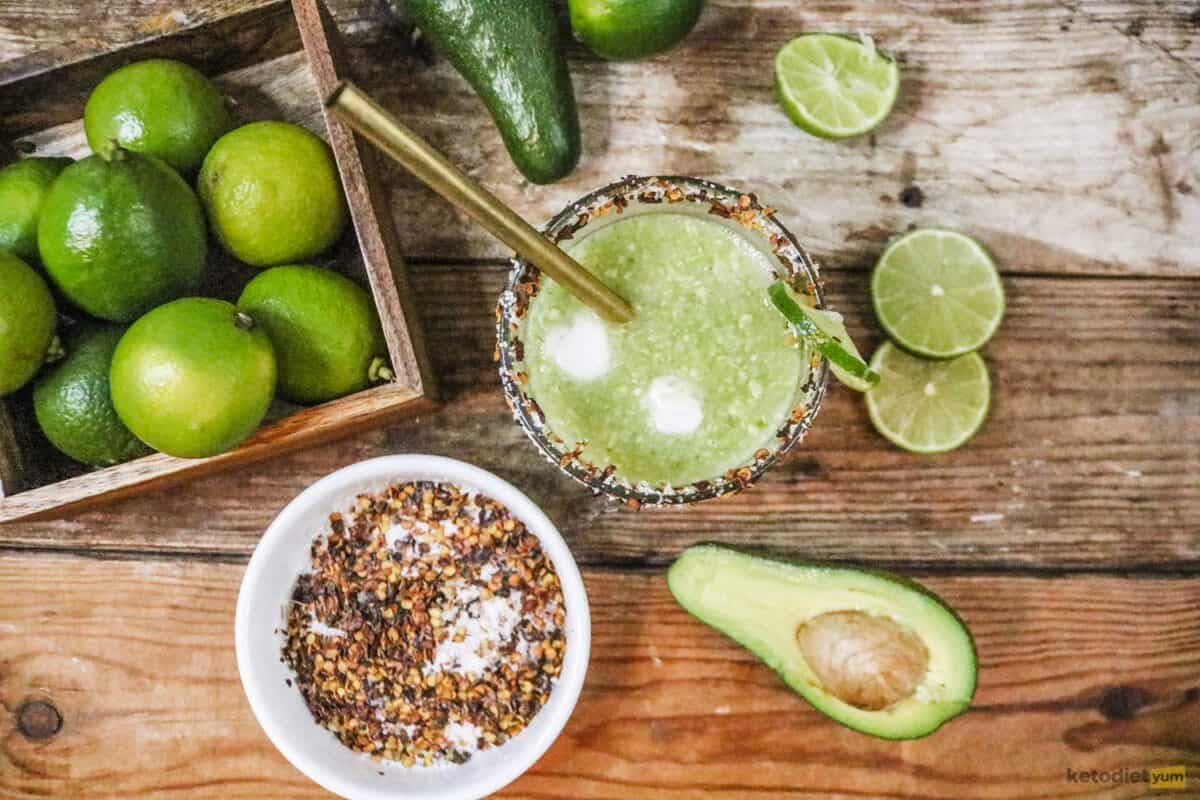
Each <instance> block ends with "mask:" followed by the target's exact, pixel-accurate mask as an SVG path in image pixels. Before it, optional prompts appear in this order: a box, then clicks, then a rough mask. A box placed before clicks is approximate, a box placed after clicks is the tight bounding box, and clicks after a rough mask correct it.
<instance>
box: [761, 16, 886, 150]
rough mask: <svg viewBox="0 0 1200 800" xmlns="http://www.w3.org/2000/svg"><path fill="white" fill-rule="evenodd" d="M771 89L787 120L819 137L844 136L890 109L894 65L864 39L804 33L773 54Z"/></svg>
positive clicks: (862, 129) (863, 128)
mask: <svg viewBox="0 0 1200 800" xmlns="http://www.w3.org/2000/svg"><path fill="white" fill-rule="evenodd" d="M775 89H776V91H777V92H778V94H779V102H780V103H782V104H783V109H784V110H785V111H786V112H787V114H788V116H789V117H791V118H792V122H795V123H796V124H797V125H799V126H800V127H801V128H803V129H804V130H806V131H808V132H809V133H811V134H812V135H813V136H819V137H821V138H822V139H847V138H849V137H851V136H860V135H862V134H864V133H867V132H868V131H871V130H873V129H874V128H876V127H878V126H879V124H880V123H881V122H883V121H884V120H885V119H886V118H887V115H888V114H890V113H891V111H892V106H894V105H895V104H896V97H897V96H898V95H899V94H900V69H899V68H898V67H897V66H896V62H895V61H893V60H892V59H891V58H889V57H888V56H886V55H884V54H883V53H881V52H879V50H878V49H876V47H875V43H874V42H873V41H871V40H870V39H869V38H866V37H863V38H861V39H852V38H850V37H848V36H839V35H836V34H831V33H809V34H805V35H804V36H799V37H797V38H795V39H792V40H791V41H790V42H788V43H787V44H785V45H784V46H783V48H782V49H781V50H780V51H779V52H778V53H777V54H776V56H775Z"/></svg>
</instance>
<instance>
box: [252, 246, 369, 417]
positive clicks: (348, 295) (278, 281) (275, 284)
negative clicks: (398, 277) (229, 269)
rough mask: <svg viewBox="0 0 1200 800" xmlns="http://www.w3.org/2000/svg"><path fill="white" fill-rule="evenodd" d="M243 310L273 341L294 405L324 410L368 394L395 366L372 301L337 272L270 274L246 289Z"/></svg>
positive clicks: (283, 390) (282, 387)
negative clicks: (319, 405) (381, 373)
mask: <svg viewBox="0 0 1200 800" xmlns="http://www.w3.org/2000/svg"><path fill="white" fill-rule="evenodd" d="M238 308H240V309H241V310H243V311H245V312H246V313H248V314H249V315H250V316H251V317H253V318H254V319H255V321H257V322H258V323H259V324H260V325H262V327H263V328H264V329H265V330H266V332H267V335H268V336H270V337H271V343H272V344H273V345H274V346H275V357H276V359H277V361H278V364H279V394H280V395H282V396H283V397H284V398H286V399H288V400H291V401H292V402H293V403H303V404H313V403H323V402H325V401H326V400H332V399H333V398H335V397H342V396H343V395H347V394H350V393H351V392H357V391H359V390H361V389H365V388H366V387H367V386H369V385H370V383H371V381H372V380H374V379H375V378H376V377H377V376H378V374H379V370H380V368H381V367H382V366H383V365H384V364H386V363H387V343H386V342H385V341H384V338H383V328H382V327H381V326H380V324H379V315H378V314H377V313H376V311H375V304H374V302H372V300H371V296H370V295H369V294H367V292H366V291H364V290H363V289H362V287H360V286H359V285H358V284H357V283H355V282H354V281H352V280H350V279H349V278H347V277H345V276H344V275H340V274H339V273H337V272H333V271H332V270H328V269H322V268H321V267H310V266H302V265H295V266H285V267H274V268H273V269H269V270H266V271H265V272H263V273H262V274H260V275H258V276H257V277H256V278H255V279H254V280H252V281H250V283H249V284H247V285H246V288H245V290H243V291H242V296H241V298H239V299H238Z"/></svg>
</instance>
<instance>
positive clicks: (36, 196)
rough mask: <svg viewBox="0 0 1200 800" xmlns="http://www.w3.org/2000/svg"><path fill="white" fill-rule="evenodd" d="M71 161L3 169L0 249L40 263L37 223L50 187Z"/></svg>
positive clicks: (36, 162)
mask: <svg viewBox="0 0 1200 800" xmlns="http://www.w3.org/2000/svg"><path fill="white" fill-rule="evenodd" d="M70 163H71V159H69V158H27V159H25V160H23V161H18V162H16V163H15V164H9V165H8V166H7V167H5V168H4V169H0V250H7V251H8V252H10V253H12V254H13V255H15V256H17V257H18V258H22V259H24V260H25V261H28V262H31V263H32V262H36V261H37V259H38V249H37V223H38V216H39V215H40V214H41V211H42V203H43V201H45V199H46V193H47V192H49V191H50V184H52V183H54V179H55V178H57V177H58V173H60V172H62V171H63V169H64V168H65V167H66V166H67V165H68V164H70Z"/></svg>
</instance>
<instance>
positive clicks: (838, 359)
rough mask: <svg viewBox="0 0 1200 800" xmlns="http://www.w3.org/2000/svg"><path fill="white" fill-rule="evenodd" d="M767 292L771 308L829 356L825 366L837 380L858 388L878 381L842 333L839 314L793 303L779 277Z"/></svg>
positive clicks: (873, 372)
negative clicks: (773, 307)
mask: <svg viewBox="0 0 1200 800" xmlns="http://www.w3.org/2000/svg"><path fill="white" fill-rule="evenodd" d="M768 292H769V293H770V295H771V302H772V303H774V304H775V308H777V309H779V313H780V314H783V316H784V318H786V319H787V321H788V322H790V323H792V325H793V327H794V328H795V329H796V333H797V334H799V335H800V336H803V337H804V339H805V340H806V341H807V342H808V343H809V344H811V345H812V346H813V347H814V348H816V350H817V352H818V353H820V354H821V355H823V356H825V358H827V359H829V366H830V367H832V368H833V374H834V375H835V376H836V377H837V379H838V380H840V381H841V382H842V383H844V384H846V386H848V387H850V388H851V389H854V390H855V391H858V392H865V391H866V390H867V389H869V388H871V387H872V386H874V385H875V384H877V383H879V373H877V372H875V371H874V370H872V369H871V368H870V367H868V366H867V362H865V361H863V360H862V358H861V357H860V356H859V355H858V349H857V348H856V347H855V346H854V342H852V341H850V337H849V336H847V335H846V326H845V325H843V324H842V316H841V314H837V313H836V312H822V311H819V310H818V309H813V308H806V307H805V306H803V305H801V304H800V303H797V302H796V301H795V300H794V299H793V298H792V293H791V292H790V291H789V290H788V288H787V284H785V283H783V282H782V281H777V282H775V283H773V284H771V288H770V289H768Z"/></svg>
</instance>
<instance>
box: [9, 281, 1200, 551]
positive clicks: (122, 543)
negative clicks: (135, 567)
mask: <svg viewBox="0 0 1200 800" xmlns="http://www.w3.org/2000/svg"><path fill="white" fill-rule="evenodd" d="M413 277H414V280H415V287H416V291H417V294H418V296H419V297H421V298H422V301H423V307H424V310H425V317H426V325H427V332H428V334H429V336H430V340H431V341H433V342H438V343H439V344H438V346H437V347H435V348H433V351H434V352H433V355H434V361H435V372H436V374H438V375H439V377H440V379H441V381H442V385H443V387H444V389H445V390H446V394H447V397H446V401H447V402H446V405H445V407H444V408H443V409H442V410H441V411H439V412H436V413H433V414H429V415H423V416H421V417H418V418H416V419H413V420H411V421H407V422H403V423H400V424H398V425H395V426H393V427H391V428H388V429H386V430H381V431H374V432H370V433H365V434H363V435H360V436H358V437H356V438H354V439H347V440H344V441H342V442H340V443H337V444H334V445H330V446H326V447H322V448H318V449H312V450H307V451H304V452H302V453H298V454H295V455H291V456H286V457H282V458H280V459H278V460H275V461H272V462H270V463H268V464H264V465H262V466H260V467H256V468H250V469H247V470H245V471H243V472H240V473H237V474H232V475H228V476H224V477H219V476H218V477H212V478H206V479H204V480H201V481H197V482H195V483H191V484H189V485H188V486H187V487H186V488H185V489H181V490H178V491H174V492H172V493H169V494H166V493H164V494H156V495H152V496H148V497H144V498H137V499H131V500H128V501H121V502H119V503H117V504H114V505H112V506H108V507H105V508H103V509H100V510H97V511H92V512H88V513H85V514H82V515H79V516H76V517H73V518H69V519H64V520H58V521H51V522H36V523H31V522H18V523H13V524H8V525H3V526H0V544H8V545H17V546H22V547H66V548H78V547H87V548H98V549H116V550H147V551H155V550H166V551H187V550H201V551H209V552H221V553H232V554H244V553H247V552H249V550H250V549H251V548H252V547H253V545H254V543H255V542H256V541H257V540H258V536H259V535H260V533H261V532H262V530H263V528H264V527H265V526H266V524H267V523H268V522H269V521H270V519H271V518H272V517H273V516H274V514H275V513H277V511H278V510H279V509H280V508H282V506H283V505H284V504H285V503H286V502H287V501H288V500H289V499H291V498H292V497H293V496H294V495H295V494H297V493H298V492H299V491H300V490H301V489H302V488H304V487H305V486H306V485H308V484H310V483H312V482H313V481H315V480H316V479H318V478H319V477H321V476H322V475H324V474H326V473H328V472H330V471H332V470H333V469H336V468H337V467H340V466H343V465H345V464H348V463H351V462H353V461H357V460H359V459H362V458H368V457H371V456H375V455H381V454H385V453H392V452H405V451H412V452H430V453H439V454H443V455H451V456H456V457H459V458H463V459H466V460H468V461H472V462H475V463H478V464H480V465H481V466H483V467H485V468H488V469H492V470H494V471H496V472H498V473H500V474H501V475H503V476H504V477H506V478H508V479H509V480H512V481H513V482H514V483H516V484H517V485H518V486H520V487H522V488H523V489H524V490H525V491H527V492H529V493H530V494H531V495H532V496H533V497H534V499H535V500H537V501H538V502H539V503H541V504H542V505H543V506H544V507H545V508H546V509H547V511H548V513H550V515H551V516H552V518H554V520H555V521H556V522H557V523H558V524H559V525H560V526H561V527H562V528H563V529H564V531H565V533H566V535H567V536H568V538H569V539H570V542H571V545H572V547H573V548H574V551H575V553H576V555H577V557H578V558H580V559H581V560H582V561H584V562H587V563H612V562H614V561H619V562H642V561H647V560H651V561H654V562H656V563H661V562H663V561H664V560H667V559H670V558H672V557H673V556H674V554H675V553H676V552H677V551H678V550H679V549H680V548H682V547H684V546H686V545H688V544H690V543H692V542H694V541H698V540H706V539H715V540H721V541H726V542H731V543H743V544H753V545H757V546H765V547H768V548H771V549H775V550H781V551H783V550H800V551H802V552H804V553H806V554H808V555H810V556H812V557H820V558H834V559H849V560H866V561H870V562H873V563H878V564H888V563H912V564H916V563H920V564H927V565H931V566H932V565H939V566H951V565H964V564H970V565H992V566H1019V567H1030V568H1035V567H1050V568H1055V567H1100V568H1117V569H1132V568H1134V567H1137V566H1147V565H1157V566H1158V567H1161V568H1166V569H1191V570H1194V569H1196V568H1197V567H1198V566H1200V485H1198V484H1197V482H1196V475H1197V474H1200V328H1198V327H1197V325H1196V320H1197V319H1198V318H1200V282H1197V281H1188V280H1175V281H1169V280H1158V279H1154V280H1136V281H1132V280H1110V279H1048V278H1011V279H1009V280H1008V281H1007V289H1008V295H1009V310H1008V317H1007V319H1006V321H1005V323H1004V325H1003V327H1002V328H1001V330H1000V333H999V334H998V335H997V337H996V339H995V340H994V341H993V342H992V343H991V344H989V345H988V347H987V350H986V356H987V358H988V362H989V364H990V366H991V369H992V374H993V378H994V383H995V386H994V392H993V394H994V399H995V406H994V409H993V412H992V416H991V418H990V420H989V421H988V423H987V425H986V426H985V428H984V429H983V431H982V432H981V433H980V435H979V436H978V437H977V438H976V439H975V440H973V441H972V442H971V443H970V444H968V445H967V446H966V447H964V448H963V449H961V450H959V451H957V452H955V453H952V454H949V455H945V456H939V457H932V458H930V457H920V456H914V455H909V454H906V453H903V452H901V451H899V450H896V449H895V448H893V447H892V446H891V445H889V444H888V443H887V442H885V441H884V440H883V439H882V438H880V437H879V436H878V435H876V434H875V433H874V431H873V430H872V429H871V427H870V423H869V421H868V420H867V418H866V413H865V410H864V409H863V406H862V402H861V400H859V399H858V397H857V396H855V395H853V394H852V393H850V392H849V391H847V390H845V389H843V388H841V387H836V386H835V387H833V388H832V390H831V391H830V393H829V396H828V398H827V400H826V405H825V406H824V407H823V408H822V410H821V413H820V415H819V416H818V418H817V422H816V426H815V428H814V429H813V432H812V433H811V434H810V436H809V438H808V439H807V440H806V441H805V442H804V443H803V445H802V446H801V447H800V448H799V449H798V450H797V451H796V452H795V454H794V455H793V457H792V458H791V460H790V462H789V463H788V464H786V465H784V466H782V467H781V468H779V469H777V470H776V471H774V472H773V473H770V474H768V476H767V477H766V478H765V479H764V481H763V482H762V483H761V484H760V485H759V486H758V487H757V488H755V489H753V490H751V491H750V492H748V493H746V494H744V495H741V496H739V497H731V498H725V499H723V500H719V501H716V502H712V503H707V504H702V505H699V506H693V507H685V508H678V509H673V510H670V511H664V512H654V511H645V512H642V513H633V512H630V511H628V510H627V509H625V508H623V507H620V506H617V505H614V504H611V503H609V502H607V501H605V500H603V499H598V498H592V497H590V496H589V495H588V494H587V493H586V492H585V490H583V489H582V488H580V487H578V486H576V485H575V484H573V483H572V482H570V481H569V480H567V479H566V478H562V477H561V476H560V475H559V474H558V472H557V470H555V469H554V468H553V467H552V466H550V465H549V464H547V463H545V462H544V461H542V459H541V457H540V456H539V455H538V454H537V453H536V451H535V450H534V448H533V446H532V445H531V444H530V443H529V442H527V441H526V439H525V437H524V435H523V434H522V433H521V432H520V431H519V430H518V428H517V427H516V425H515V424H514V423H513V422H512V421H511V418H510V416H509V413H508V410H507V408H506V407H505V406H504V403H503V400H502V399H501V396H500V392H499V386H498V383H499V382H498V379H497V378H496V375H495V371H494V365H493V363H492V350H493V347H494V342H495V337H494V333H493V325H494V320H493V315H492V310H491V309H492V304H493V302H494V299H495V297H496V296H497V295H498V293H499V290H500V286H501V284H502V270H501V269H500V268H497V267H472V266H432V265H415V266H414V267H413ZM866 281H867V279H866V276H865V275H861V274H857V273H839V274H836V275H831V276H830V277H829V279H828V281H827V287H826V288H827V291H828V294H829V297H830V299H831V301H832V303H833V304H834V306H835V307H837V308H840V309H843V310H845V311H846V312H847V319H848V324H849V326H850V330H851V332H852V333H853V334H854V335H855V336H856V337H857V338H858V339H859V341H860V343H862V344H863V345H865V347H864V350H865V351H867V352H869V351H870V350H871V349H873V347H874V345H875V342H877V341H878V333H877V330H876V327H875V324H874V321H873V317H872V314H871V310H870V302H869V300H867V297H866V296H867V287H866Z"/></svg>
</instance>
